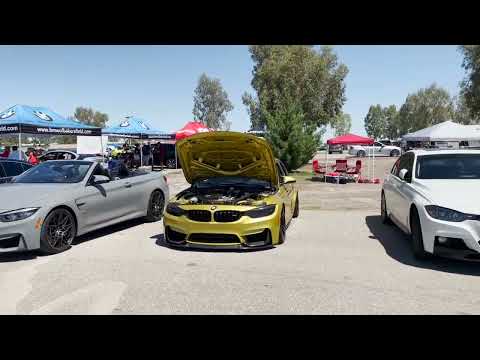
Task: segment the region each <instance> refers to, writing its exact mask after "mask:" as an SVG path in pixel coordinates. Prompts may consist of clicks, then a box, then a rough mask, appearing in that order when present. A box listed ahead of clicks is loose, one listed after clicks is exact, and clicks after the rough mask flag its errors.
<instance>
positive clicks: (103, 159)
mask: <svg viewBox="0 0 480 360" xmlns="http://www.w3.org/2000/svg"><path fill="white" fill-rule="evenodd" d="M77 143H78V136H77ZM100 148H101V149H102V164H103V163H104V162H105V156H104V151H103V135H102V134H100Z"/></svg>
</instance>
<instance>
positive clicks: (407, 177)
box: [398, 169, 411, 181]
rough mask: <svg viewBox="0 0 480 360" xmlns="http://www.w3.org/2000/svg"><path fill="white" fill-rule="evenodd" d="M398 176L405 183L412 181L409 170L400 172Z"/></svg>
mask: <svg viewBox="0 0 480 360" xmlns="http://www.w3.org/2000/svg"><path fill="white" fill-rule="evenodd" d="M398 176H399V177H400V179H402V180H404V181H410V180H411V176H410V173H409V171H408V170H407V169H402V170H400V172H399V173H398Z"/></svg>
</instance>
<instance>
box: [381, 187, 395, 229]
mask: <svg viewBox="0 0 480 360" xmlns="http://www.w3.org/2000/svg"><path fill="white" fill-rule="evenodd" d="M380 208H381V215H382V223H384V224H388V225H390V224H391V223H392V220H390V217H389V216H388V211H387V200H386V199H385V193H384V192H383V191H382V200H381V206H380Z"/></svg>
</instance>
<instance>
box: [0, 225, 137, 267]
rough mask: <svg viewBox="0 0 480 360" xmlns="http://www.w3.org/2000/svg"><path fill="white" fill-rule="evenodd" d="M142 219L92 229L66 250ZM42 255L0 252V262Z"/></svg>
mask: <svg viewBox="0 0 480 360" xmlns="http://www.w3.org/2000/svg"><path fill="white" fill-rule="evenodd" d="M143 223H144V221H143V219H134V220H128V221H125V222H122V223H119V224H115V225H112V226H108V227H106V228H103V229H99V230H95V231H92V232H91V233H88V234H85V235H81V236H79V237H77V238H75V240H73V243H72V249H70V250H67V251H75V246H76V245H80V244H82V243H84V242H87V241H90V240H95V239H97V238H99V237H102V236H107V235H111V234H113V233H116V232H118V231H122V230H126V229H129V228H132V227H134V226H138V225H141V224H143ZM42 256H47V255H42V254H40V253H39V252H38V251H35V250H33V251H22V252H16V253H0V263H3V262H14V261H25V260H33V259H36V258H37V257H42ZM48 256H55V255H48Z"/></svg>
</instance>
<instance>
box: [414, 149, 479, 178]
mask: <svg viewBox="0 0 480 360" xmlns="http://www.w3.org/2000/svg"><path fill="white" fill-rule="evenodd" d="M416 177H417V179H480V154H439V155H428V156H419V157H418V159H417V167H416Z"/></svg>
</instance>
